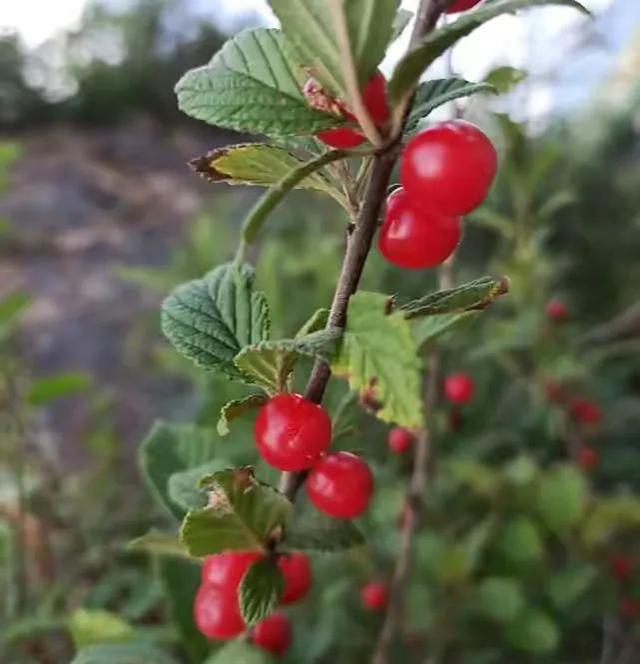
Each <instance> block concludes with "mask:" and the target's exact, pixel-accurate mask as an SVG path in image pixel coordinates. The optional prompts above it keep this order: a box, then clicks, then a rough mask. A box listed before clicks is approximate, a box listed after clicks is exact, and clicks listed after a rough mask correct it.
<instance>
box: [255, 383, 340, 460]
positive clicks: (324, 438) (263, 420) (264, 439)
mask: <svg viewBox="0 0 640 664" xmlns="http://www.w3.org/2000/svg"><path fill="white" fill-rule="evenodd" d="M254 436H255V440H256V445H257V447H258V452H260V456H261V457H262V458H263V459H264V460H265V461H266V462H267V463H268V464H270V465H272V466H275V467H276V468H279V469H280V470H305V469H306V468H309V467H310V466H311V464H312V463H313V462H314V461H315V460H316V459H317V458H318V456H319V455H320V454H321V453H322V452H324V450H325V449H326V448H327V447H328V446H329V444H330V443H331V420H330V419H329V416H328V415H327V412H326V411H325V410H324V408H323V407H322V406H319V405H318V404H315V403H313V402H311V401H308V400H307V399H305V398H304V397H302V396H300V395H299V394H278V395H276V396H275V397H273V398H272V399H270V400H269V401H268V402H267V403H266V404H265V405H264V406H262V408H261V409H260V412H259V413H258V417H257V418H256V422H255V427H254Z"/></svg>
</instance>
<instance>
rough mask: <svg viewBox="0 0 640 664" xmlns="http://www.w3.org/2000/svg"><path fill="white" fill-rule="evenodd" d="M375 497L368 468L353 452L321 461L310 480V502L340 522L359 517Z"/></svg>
mask: <svg viewBox="0 0 640 664" xmlns="http://www.w3.org/2000/svg"><path fill="white" fill-rule="evenodd" d="M372 493H373V476H372V475H371V471H370V470H369V466H367V464H366V463H365V462H364V461H363V460H362V459H361V458H360V457H357V456H356V455H355V454H351V453H350V452H334V453H332V454H327V456H325V457H323V458H321V459H319V460H318V461H317V462H316V463H315V464H314V466H313V467H312V468H311V472H310V473H309V478H308V479H307V494H308V495H309V500H310V501H311V502H312V503H313V504H314V505H315V506H316V507H317V508H318V509H319V510H320V511H321V512H324V513H325V514H328V515H329V516H332V517H335V518H337V519H353V518H354V517H356V516H360V514H362V513H363V512H364V511H365V510H366V509H367V506H368V505H369V499H370V498H371V494H372Z"/></svg>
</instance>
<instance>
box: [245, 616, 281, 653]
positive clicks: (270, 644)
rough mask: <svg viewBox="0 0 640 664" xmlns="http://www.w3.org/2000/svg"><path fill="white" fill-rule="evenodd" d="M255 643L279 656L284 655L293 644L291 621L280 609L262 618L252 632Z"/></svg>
mask: <svg viewBox="0 0 640 664" xmlns="http://www.w3.org/2000/svg"><path fill="white" fill-rule="evenodd" d="M251 640H252V641H253V643H255V645H257V646H258V647H259V648H262V649H263V650H266V651H267V652H270V653H273V654H274V655H276V656H277V657H282V655H284V653H285V652H286V650H287V648H288V647H289V646H290V645H291V623H290V622H289V619H288V618H287V617H286V616H285V615H284V614H283V613H280V612H279V611H276V612H275V613H272V614H271V615H270V616H267V617H266V618H265V619H264V620H261V621H260V622H259V623H258V624H257V625H256V626H255V627H254V628H253V631H252V633H251Z"/></svg>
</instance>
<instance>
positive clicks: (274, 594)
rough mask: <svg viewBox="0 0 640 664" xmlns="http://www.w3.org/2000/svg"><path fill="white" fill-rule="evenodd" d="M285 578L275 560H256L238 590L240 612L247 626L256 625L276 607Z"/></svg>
mask: <svg viewBox="0 0 640 664" xmlns="http://www.w3.org/2000/svg"><path fill="white" fill-rule="evenodd" d="M283 590H284V577H283V576H282V572H281V571H280V568H279V567H278V565H277V564H276V563H275V561H274V560H272V559H270V558H262V559H260V560H256V562H254V563H253V564H252V565H251V567H249V569H248V570H247V572H246V574H245V575H244V576H243V577H242V581H241V582H240V587H239V588H238V599H239V601H240V612H241V613H242V618H243V619H244V621H245V623H247V625H255V624H256V623H257V622H260V621H261V620H262V619H263V618H266V617H267V616H268V615H269V614H270V613H271V611H273V609H274V608H275V607H276V605H277V603H278V600H279V599H280V596H281V595H282V591H283Z"/></svg>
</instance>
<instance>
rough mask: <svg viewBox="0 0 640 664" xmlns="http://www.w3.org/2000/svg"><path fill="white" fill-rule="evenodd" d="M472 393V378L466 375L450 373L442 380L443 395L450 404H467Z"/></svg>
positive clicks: (473, 385) (473, 387)
mask: <svg viewBox="0 0 640 664" xmlns="http://www.w3.org/2000/svg"><path fill="white" fill-rule="evenodd" d="M474 391H475V384H474V382H473V378H471V376H469V375H468V374H466V373H462V372H458V373H452V374H449V375H448V376H447V377H446V378H445V379H444V395H445V397H446V398H447V399H448V400H449V401H451V402H452V403H456V404H464V403H469V401H471V399H472V398H473V393H474Z"/></svg>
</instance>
